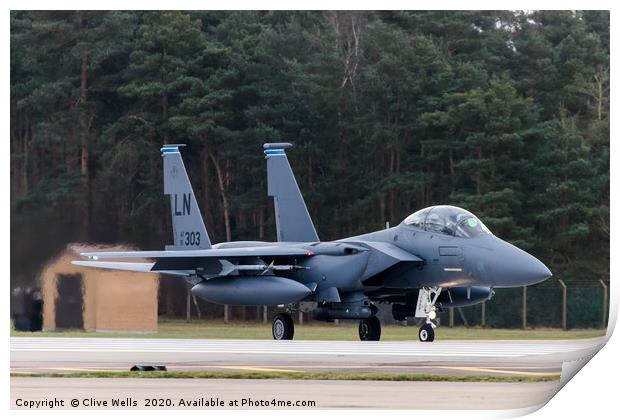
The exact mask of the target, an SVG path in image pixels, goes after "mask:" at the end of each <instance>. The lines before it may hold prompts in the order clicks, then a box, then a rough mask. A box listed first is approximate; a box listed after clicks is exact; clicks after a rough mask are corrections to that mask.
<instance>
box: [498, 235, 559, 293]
mask: <svg viewBox="0 0 620 420" xmlns="http://www.w3.org/2000/svg"><path fill="white" fill-rule="evenodd" d="M502 242H503V241H502ZM500 248H501V249H500V252H499V253H498V257H499V258H498V260H497V265H496V269H495V270H494V271H495V274H496V276H497V279H496V282H497V286H499V287H501V286H505V287H519V286H529V285H532V284H536V283H540V282H542V281H545V280H547V279H548V278H549V277H551V276H552V275H553V274H552V273H551V271H550V270H549V268H547V266H546V265H545V264H543V263H542V262H540V260H538V258H536V257H534V256H533V255H530V254H528V253H527V252H525V251H523V250H522V249H520V248H517V247H516V246H514V245H510V244H509V243H507V242H504V243H503V246H500Z"/></svg>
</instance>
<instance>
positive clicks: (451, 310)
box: [448, 308, 454, 327]
mask: <svg viewBox="0 0 620 420" xmlns="http://www.w3.org/2000/svg"><path fill="white" fill-rule="evenodd" d="M448 315H449V320H448V325H449V326H450V327H454V308H448Z"/></svg>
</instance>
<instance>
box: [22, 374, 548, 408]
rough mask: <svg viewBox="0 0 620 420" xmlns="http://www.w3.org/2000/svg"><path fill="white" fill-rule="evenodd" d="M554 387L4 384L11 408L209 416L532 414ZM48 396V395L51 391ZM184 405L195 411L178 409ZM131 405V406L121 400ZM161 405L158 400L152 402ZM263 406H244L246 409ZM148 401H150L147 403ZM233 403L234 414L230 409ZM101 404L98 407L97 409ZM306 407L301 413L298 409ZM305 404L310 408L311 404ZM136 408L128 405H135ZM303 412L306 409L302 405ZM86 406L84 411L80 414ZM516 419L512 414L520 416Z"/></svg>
mask: <svg viewBox="0 0 620 420" xmlns="http://www.w3.org/2000/svg"><path fill="white" fill-rule="evenodd" d="M557 387H558V383H557V382H540V383H501V384H500V383H453V382H441V383H440V382H389V381H382V382H378V381H306V380H303V381H291V380H258V379H256V380H241V379H208V380H205V379H92V378H80V379H76V378H71V379H70V378H11V407H12V408H18V405H17V403H18V399H19V403H20V404H24V403H25V402H36V401H40V400H41V398H48V399H49V398H56V399H57V401H62V402H63V406H62V407H59V408H61V409H67V408H69V409H70V408H71V400H73V399H75V400H77V403H78V406H77V408H78V409H79V408H82V409H83V408H100V409H101V408H127V407H119V406H113V404H114V402H113V399H116V401H117V402H118V401H125V402H126V403H127V402H129V403H130V404H131V405H129V408H136V409H145V408H146V409H148V408H151V407H150V406H147V404H149V403H151V404H152V401H151V400H152V399H156V400H157V404H159V403H160V402H161V403H163V407H162V406H158V407H156V409H167V408H170V409H179V408H183V409H185V408H198V409H213V408H214V407H213V406H205V405H204V403H209V404H210V403H211V401H215V400H216V399H217V401H221V402H223V403H224V406H223V407H218V406H216V407H215V408H228V409H231V408H233V409H277V408H281V407H280V406H273V405H268V406H265V405H264V402H269V404H271V403H272V402H273V401H274V400H275V402H276V403H278V404H279V402H280V401H284V402H285V403H286V402H290V404H291V405H290V406H288V407H284V408H289V409H297V408H299V409H305V410H316V409H444V410H448V409H463V410H465V409H467V410H471V409H475V410H482V409H487V410H489V409H496V410H497V409H522V408H525V407H533V406H539V405H541V404H544V403H545V402H547V401H548V400H549V399H550V398H552V397H553V395H554V394H555V392H556V391H557ZM52 390H53V391H52ZM181 398H183V399H184V401H187V402H189V403H190V404H191V403H192V402H197V403H199V404H200V403H202V406H189V407H187V406H181V405H180V404H181V401H180V399H181ZM128 399H130V401H129V400H128ZM159 399H161V400H159ZM244 399H245V400H248V399H251V400H252V401H254V402H259V401H260V402H263V405H259V406H256V405H254V406H250V405H249V404H248V403H247V401H246V404H245V405H242V402H243V400H244ZM147 400H149V401H148V402H147ZM234 400H237V401H238V405H237V406H232V407H231V406H230V404H231V401H234ZM103 402H106V403H107V405H106V406H105V407H103V406H101V405H97V404H102V403H103ZM304 402H305V404H306V405H305V406H304V405H302V404H303V403H304ZM310 402H312V403H313V404H312V403H310ZM134 404H135V405H134ZM309 404H310V405H309ZM85 405H86V406H85ZM520 414H523V413H518V414H517V415H520Z"/></svg>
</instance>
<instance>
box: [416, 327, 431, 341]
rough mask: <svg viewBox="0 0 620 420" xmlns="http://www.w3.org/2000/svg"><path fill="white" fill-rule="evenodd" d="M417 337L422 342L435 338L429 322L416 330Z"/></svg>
mask: <svg viewBox="0 0 620 420" xmlns="http://www.w3.org/2000/svg"><path fill="white" fill-rule="evenodd" d="M418 338H419V339H420V341H423V342H431V341H433V340H435V330H434V329H433V326H432V325H431V324H424V325H422V326H421V327H420V331H418Z"/></svg>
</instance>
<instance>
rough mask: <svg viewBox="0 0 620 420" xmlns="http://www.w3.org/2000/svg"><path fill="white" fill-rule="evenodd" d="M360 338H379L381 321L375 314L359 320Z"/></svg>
mask: <svg viewBox="0 0 620 420" xmlns="http://www.w3.org/2000/svg"><path fill="white" fill-rule="evenodd" d="M359 332H360V340H362V341H379V339H380V338H381V322H380V321H379V318H377V317H376V316H373V317H370V318H367V319H361V320H360V328H359Z"/></svg>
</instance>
